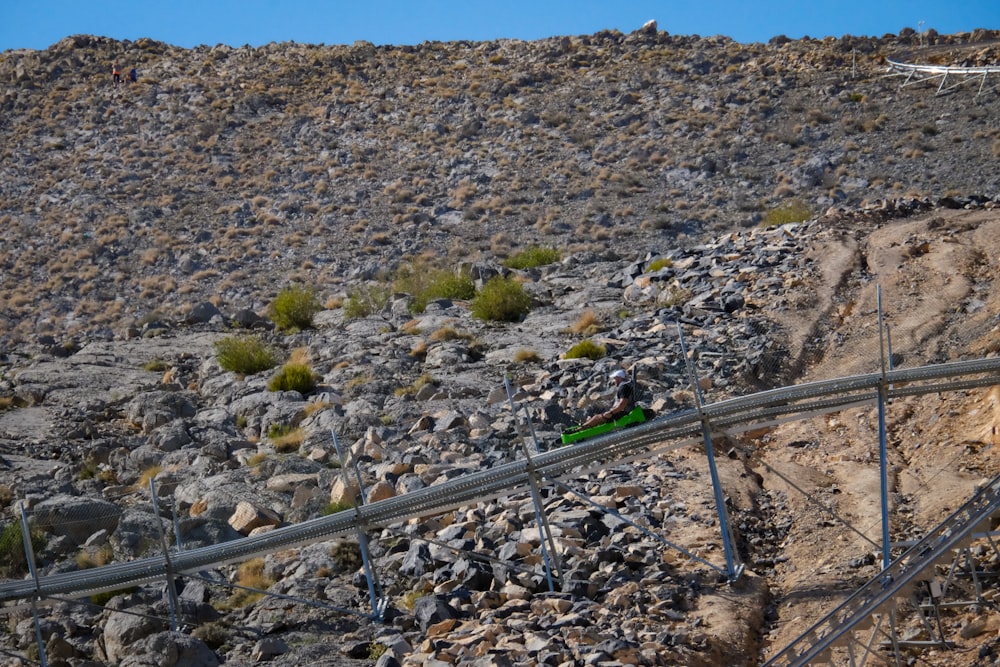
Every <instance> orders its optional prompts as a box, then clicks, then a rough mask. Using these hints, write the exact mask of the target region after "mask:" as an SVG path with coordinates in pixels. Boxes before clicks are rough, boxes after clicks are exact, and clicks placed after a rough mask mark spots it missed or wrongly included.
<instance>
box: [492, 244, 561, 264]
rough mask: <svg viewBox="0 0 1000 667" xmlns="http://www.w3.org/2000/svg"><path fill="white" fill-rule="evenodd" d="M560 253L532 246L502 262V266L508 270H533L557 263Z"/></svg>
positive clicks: (555, 250) (554, 249) (551, 249)
mask: <svg viewBox="0 0 1000 667" xmlns="http://www.w3.org/2000/svg"><path fill="white" fill-rule="evenodd" d="M561 257H562V253H561V252H559V250H557V249H556V248H543V247H542V246H532V247H530V248H528V249H527V250H522V251H521V252H519V253H516V254H514V255H511V256H510V257H508V258H507V259H505V260H504V262H503V265H504V266H506V267H507V268H508V269H521V270H523V269H533V268H535V267H536V266H544V265H546V264H552V263H553V262H558V261H559V259H560V258H561Z"/></svg>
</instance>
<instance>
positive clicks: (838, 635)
mask: <svg viewBox="0 0 1000 667" xmlns="http://www.w3.org/2000/svg"><path fill="white" fill-rule="evenodd" d="M998 510H1000V476H998V477H995V478H993V480H991V481H990V482H989V483H988V484H986V485H985V486H984V487H983V488H982V489H980V491H979V492H978V493H976V494H975V495H974V496H973V497H972V498H971V499H969V500H968V501H967V502H966V503H965V504H963V505H962V506H961V507H960V508H958V509H957V510H955V511H954V512H952V514H951V515H949V516H948V517H947V518H946V519H945V520H944V521H942V522H941V523H940V524H939V525H938V526H937V527H936V528H934V529H933V530H932V531H931V532H929V533H928V534H927V535H925V536H924V537H923V538H922V539H920V540H918V541H917V542H916V543H915V544H914V545H913V546H912V547H910V548H909V549H907V550H906V552H904V553H903V554H902V555H901V556H899V558H897V559H896V560H895V561H893V562H892V563H891V564H890V565H889V567H887V568H886V569H885V570H883V571H882V572H880V573H879V574H878V575H877V576H876V577H874V578H873V579H871V580H870V581H868V582H867V583H866V584H864V585H863V586H862V587H861V588H859V589H857V591H855V592H854V594H852V595H851V596H850V597H848V598H847V599H846V600H844V601H843V602H842V603H841V604H840V605H838V606H837V607H836V608H835V609H834V610H833V611H831V612H830V613H829V614H827V615H826V616H824V617H823V618H822V619H820V620H819V621H817V622H816V623H814V624H813V625H812V626H810V627H809V628H808V629H807V630H806V631H805V632H803V633H802V634H800V635H799V636H798V637H797V638H796V639H795V640H793V641H792V643H790V644H789V645H788V646H786V647H785V648H784V649H782V650H781V651H780V652H779V653H777V654H776V655H774V656H773V657H772V658H771V659H769V660H768V661H767V662H766V663H764V667H777V666H778V665H789V666H792V665H795V666H801V665H806V664H807V663H809V662H810V661H813V660H815V659H817V658H818V657H819V656H820V655H821V654H823V653H824V652H825V651H827V650H828V649H829V648H830V647H831V646H833V645H835V644H837V643H838V642H840V641H842V640H843V638H844V635H846V634H847V633H848V632H849V631H850V630H851V629H852V628H853V627H854V626H855V625H857V623H858V622H860V621H861V620H863V619H865V618H867V617H868V616H870V615H871V614H873V613H875V612H876V611H877V610H878V609H879V607H881V606H882V605H884V604H885V603H887V602H889V600H891V599H892V598H893V597H896V596H898V595H901V594H904V593H905V592H906V590H907V589H908V588H909V587H910V586H911V585H912V584H913V580H914V579H916V578H917V577H918V576H919V575H920V574H921V573H922V572H923V570H925V569H926V568H927V567H928V566H930V565H933V564H934V563H936V562H937V561H939V560H941V559H942V558H944V557H946V556H947V555H948V554H949V552H951V551H952V550H953V549H955V548H956V547H958V546H960V545H961V544H962V543H963V542H964V541H966V540H968V539H971V537H972V536H973V534H974V533H975V532H976V530H977V529H978V528H979V527H980V526H981V525H982V523H983V522H984V521H988V520H989V519H990V517H991V516H992V515H993V514H994V513H995V512H997V511H998ZM801 644H805V646H804V647H802V648H801V650H799V647H800V645H801Z"/></svg>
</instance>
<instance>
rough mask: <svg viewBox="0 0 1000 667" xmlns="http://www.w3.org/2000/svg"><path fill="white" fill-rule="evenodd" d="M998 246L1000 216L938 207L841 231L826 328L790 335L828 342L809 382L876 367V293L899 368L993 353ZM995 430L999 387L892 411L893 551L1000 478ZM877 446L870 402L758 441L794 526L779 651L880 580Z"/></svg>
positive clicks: (803, 326)
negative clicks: (861, 587)
mask: <svg viewBox="0 0 1000 667" xmlns="http://www.w3.org/2000/svg"><path fill="white" fill-rule="evenodd" d="M997 239H1000V213H998V212H995V211H936V212H934V213H932V214H929V215H924V216H921V217H919V218H914V219H909V220H903V221H889V222H886V223H882V224H880V225H879V226H878V227H877V228H874V229H872V230H871V231H870V233H869V232H867V231H866V230H864V229H860V228H858V229H854V230H851V231H850V233H845V231H836V230H831V232H830V234H829V235H828V238H827V239H825V240H823V241H822V242H821V243H820V244H818V245H817V247H816V248H815V251H814V252H815V257H816V260H817V261H818V262H820V266H821V271H820V275H822V276H823V278H822V280H823V282H824V284H822V285H817V286H815V289H816V293H817V294H818V295H821V296H820V300H821V301H822V303H821V304H820V305H819V306H818V307H817V308H816V309H815V312H816V318H824V319H817V320H815V321H809V319H808V318H804V317H802V316H801V315H799V316H798V317H797V318H789V319H787V320H786V321H785V322H784V324H785V325H786V326H788V327H790V328H791V329H792V330H793V339H795V338H796V336H797V337H798V339H799V340H802V339H806V338H808V337H815V336H816V335H817V334H819V335H821V336H822V337H823V338H824V339H825V341H826V344H825V345H824V346H823V347H822V349H821V350H820V351H818V352H817V351H816V350H813V351H812V352H813V354H812V355H810V357H809V358H810V359H811V360H812V362H811V364H810V365H809V367H808V368H807V369H806V370H805V373H804V378H805V379H808V380H818V379H825V378H832V377H838V376H844V375H850V374H855V373H871V372H877V371H878V370H879V368H880V366H881V356H880V352H879V350H880V340H879V326H878V310H877V304H878V302H879V289H881V301H882V312H883V316H884V322H885V323H886V325H887V328H888V336H887V338H886V343H889V342H891V346H892V353H893V354H892V362H893V364H894V365H895V366H896V367H914V366H919V365H924V364H928V363H938V362H943V361H949V360H954V359H958V358H966V357H971V356H982V355H983V354H984V353H986V352H989V351H993V352H996V351H997V349H1000V333H998V327H997V322H998V319H997V313H1000V291H998V290H996V289H994V288H993V287H994V285H997V284H998V283H997V279H998V278H1000V263H998V260H997V257H996V256H995V253H994V252H992V249H994V248H995V247H996V240H997ZM827 300H829V302H827ZM998 431H1000V392H998V391H997V390H977V391H970V392H952V393H949V394H944V395H931V396H925V397H915V398H908V399H904V400H900V401H896V402H895V403H894V404H893V405H891V406H890V407H889V411H888V449H889V464H890V468H889V474H888V481H889V492H890V526H889V531H890V540H891V541H897V540H903V539H909V538H912V537H916V536H919V535H920V534H922V533H924V532H926V530H927V529H929V528H931V527H932V526H934V525H935V524H936V523H938V522H939V521H940V520H941V519H942V518H943V517H944V516H946V515H947V513H948V512H949V511H951V510H953V509H954V508H955V507H956V506H957V505H958V504H960V503H961V502H963V501H964V500H966V499H967V498H968V497H969V496H970V495H971V494H972V492H973V487H974V485H975V484H976V482H978V481H980V480H981V479H983V478H984V477H990V476H992V475H994V474H996V473H997V471H998V470H1000V466H998V464H997V462H995V461H994V460H993V457H992V456H990V451H991V448H992V447H993V446H994V445H997V444H1000V440H998V437H997V432H998ZM878 442H879V440H878V418H877V412H876V408H875V406H874V405H873V406H872V407H870V408H858V409H853V410H849V411H844V412H841V413H835V414H832V415H827V416H824V417H819V418H814V419H811V420H808V421H804V422H793V423H790V424H785V425H782V426H780V427H778V428H776V429H774V430H773V431H771V432H770V433H768V434H766V435H764V436H762V437H760V438H758V439H757V440H755V441H753V442H751V443H750V444H751V446H752V447H754V448H756V450H757V452H758V453H759V455H760V461H761V463H760V465H759V466H758V467H757V471H758V472H759V473H760V474H761V476H762V477H763V480H764V487H765V489H767V490H768V491H769V492H770V493H771V495H772V496H773V497H777V498H781V499H783V500H784V501H785V503H786V506H787V511H788V513H789V514H790V518H791V520H792V526H791V529H790V531H789V533H788V535H787V538H786V540H785V543H784V545H783V551H784V555H785V556H786V557H787V558H788V560H787V561H786V562H785V563H783V564H782V566H780V567H778V568H777V569H776V576H775V577H774V578H773V580H772V581H769V582H768V583H769V584H770V586H771V592H772V595H773V596H774V597H775V615H776V619H775V620H774V623H773V624H772V626H771V630H770V634H769V636H768V637H767V638H766V643H768V644H769V645H770V646H771V651H770V652H773V651H775V650H777V649H780V648H782V647H784V646H785V645H787V644H788V643H789V642H790V641H792V640H793V639H794V638H795V637H796V636H798V634H800V633H801V632H802V631H804V630H805V629H806V628H807V627H809V625H811V624H812V623H814V622H815V621H817V620H818V619H819V618H821V617H822V615H824V614H825V613H826V612H828V611H829V610H831V609H832V608H833V607H834V606H835V605H836V603H837V602H839V601H840V600H841V599H843V597H844V596H846V594H848V593H849V592H850V591H851V589H852V588H853V587H854V586H856V585H858V584H860V583H863V582H864V581H866V580H867V579H869V578H871V577H872V576H874V575H875V574H876V573H877V571H878V566H879V563H880V560H881V543H882V537H881V536H882V523H881V505H880V503H879V496H880V492H879V489H880V477H879V465H878V461H879V454H878ZM790 443H794V445H793V444H790ZM793 485H794V486H793ZM795 487H798V488H795ZM802 491H805V492H806V493H808V494H809V495H808V496H806V495H804V494H803V493H802ZM834 514H835V515H836V516H834ZM841 519H843V520H844V521H846V522H847V523H849V524H850V525H849V526H847V525H845V523H844V521H841ZM896 555H898V553H897V554H896ZM996 621H997V622H998V623H1000V618H998V619H996ZM970 641H975V640H974V639H972V640H970ZM973 655H975V654H974V653H973ZM934 664H956V665H957V664H964V663H961V662H949V663H939V662H935V663H934Z"/></svg>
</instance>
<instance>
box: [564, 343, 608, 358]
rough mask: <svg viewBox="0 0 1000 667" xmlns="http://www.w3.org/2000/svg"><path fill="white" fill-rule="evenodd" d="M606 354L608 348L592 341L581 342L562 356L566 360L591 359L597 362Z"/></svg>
mask: <svg viewBox="0 0 1000 667" xmlns="http://www.w3.org/2000/svg"><path fill="white" fill-rule="evenodd" d="M607 353H608V348H606V347H604V346H603V345H601V344H600V343H595V342H594V341H592V340H581V341H580V342H579V343H577V344H576V345H574V346H573V347H571V348H569V350H567V351H566V354H565V355H563V356H564V357H565V358H566V359H591V360H593V361H597V360H598V359H600V358H601V357H603V356H604V355H606V354H607Z"/></svg>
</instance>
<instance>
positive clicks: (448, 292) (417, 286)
mask: <svg viewBox="0 0 1000 667" xmlns="http://www.w3.org/2000/svg"><path fill="white" fill-rule="evenodd" d="M393 287H395V289H396V291H397V292H405V293H406V294H410V295H412V296H413V303H412V304H410V310H411V311H413V312H415V313H422V312H424V309H425V308H427V302H428V301H432V300H433V299H471V298H472V297H473V296H475V294H476V285H475V283H474V282H473V280H472V276H470V275H469V274H468V273H464V272H463V273H456V272H455V271H452V270H449V269H436V268H433V267H430V266H428V265H427V264H426V263H425V262H414V263H413V264H412V265H409V266H401V267H400V268H399V270H398V271H397V272H396V279H395V280H394V281H393Z"/></svg>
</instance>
